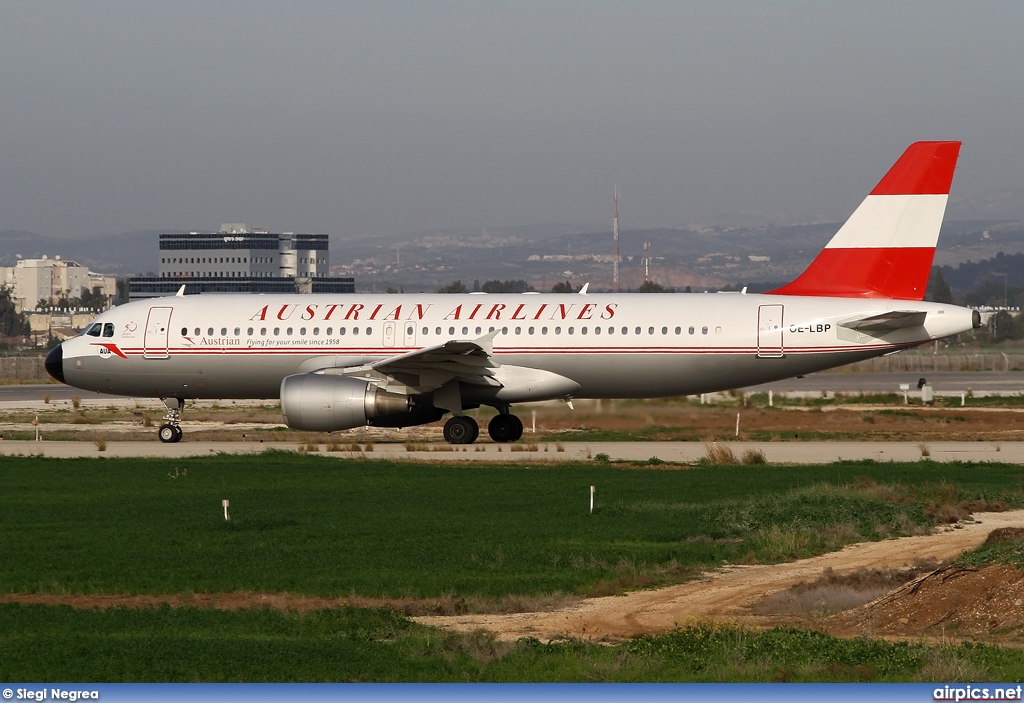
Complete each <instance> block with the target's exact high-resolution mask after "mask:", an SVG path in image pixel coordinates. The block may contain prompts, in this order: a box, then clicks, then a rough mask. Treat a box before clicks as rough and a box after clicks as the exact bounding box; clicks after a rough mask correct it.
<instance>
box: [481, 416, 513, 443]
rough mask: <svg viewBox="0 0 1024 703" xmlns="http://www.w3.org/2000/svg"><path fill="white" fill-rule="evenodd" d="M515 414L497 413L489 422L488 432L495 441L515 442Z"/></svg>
mask: <svg viewBox="0 0 1024 703" xmlns="http://www.w3.org/2000/svg"><path fill="white" fill-rule="evenodd" d="M515 418H516V416H515V415H508V414H505V413H502V414H500V415H495V416H494V417H492V418H491V421H490V422H489V423H488V424H487V434H489V435H490V436H491V439H493V440H494V441H495V442H514V441H515V433H516V423H515Z"/></svg>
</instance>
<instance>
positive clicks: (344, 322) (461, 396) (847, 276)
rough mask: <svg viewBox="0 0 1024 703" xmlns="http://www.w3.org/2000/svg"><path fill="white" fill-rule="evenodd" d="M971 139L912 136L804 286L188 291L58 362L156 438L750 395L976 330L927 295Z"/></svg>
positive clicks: (459, 425) (457, 426) (114, 321)
mask: <svg viewBox="0 0 1024 703" xmlns="http://www.w3.org/2000/svg"><path fill="white" fill-rule="evenodd" d="M959 151H960V143H959V142H918V143H916V144H913V145H911V146H910V147H909V148H908V149H907V151H906V152H905V153H904V154H903V156H901V157H900V159H899V160H898V161H897V162H896V164H895V165H894V166H893V167H892V168H891V169H890V170H889V172H888V173H887V174H886V175H885V177H884V178H882V180H881V181H880V182H879V184H878V185H877V186H876V187H875V189H874V190H872V191H871V194H870V195H868V197H867V198H866V199H865V200H864V202H863V203H861V205H860V207H858V208H857V210H856V211H855V212H854V213H853V215H852V216H851V217H850V219H849V220H848V221H847V222H846V223H845V224H844V225H843V226H842V228H841V229H840V230H839V232H838V233H837V234H836V235H835V236H834V237H833V238H832V240H831V241H830V242H829V243H828V245H827V246H826V247H825V249H824V250H823V251H822V252H821V253H820V254H819V255H818V257H817V258H816V259H815V260H814V261H813V262H812V263H811V265H810V266H809V267H808V269H807V270H806V271H804V272H803V273H802V274H801V275H800V276H799V277H798V278H797V279H796V280H795V281H793V282H792V283H789V284H787V285H785V286H783V287H782V288H779V289H777V290H774V291H771V292H770V293H765V294H761V295H747V294H745V293H741V294H735V293H734V294H716V293H713V294H679V295H641V294H594V295H590V294H588V293H587V292H586V287H584V290H583V291H581V292H580V293H577V294H568V295H553V294H550V295H549V294H545V295H538V294H519V295H487V294H469V295H436V294H435V295H423V294H420V295H323V294H321V295H251V294H203V295H195V296H186V295H184V286H183V287H182V289H181V290H180V291H179V292H178V295H176V296H171V297H165V298H158V299H152V300H142V301H136V302H132V303H128V304H126V305H121V306H119V307H116V308H113V309H111V310H108V311H107V312H104V313H103V314H101V315H100V316H99V317H97V318H96V320H95V321H94V322H93V323H91V324H90V325H89V326H88V327H87V328H86V329H85V331H84V333H83V334H82V335H81V336H79V337H75V338H73V339H69V340H67V341H65V342H63V343H62V344H60V345H59V346H57V347H56V348H54V349H53V350H52V351H51V352H50V354H49V355H48V356H47V358H46V369H47V371H48V372H49V373H50V375H52V376H53V377H54V378H56V379H57V380H58V381H61V382H62V383H66V384H68V385H71V386H74V387H76V388H81V389H84V390H90V391H98V392H101V393H115V394H120V395H128V396H137V397H150V398H160V399H161V400H163V401H164V403H165V404H166V405H167V408H168V413H167V416H166V417H165V418H164V420H165V423H164V424H163V425H162V426H161V427H160V430H159V437H160V439H161V440H162V441H164V442H177V441H179V440H180V439H181V437H182V430H181V427H180V420H181V411H182V409H183V407H184V405H185V401H186V400H189V399H198V398H254V399H272V398H279V399H280V401H281V410H282V413H283V414H284V417H285V421H286V422H287V424H288V426H289V427H292V428H295V429H300V430H311V431H323V432H332V431H336V430H345V429H351V428H355V427H361V426H364V425H375V426H379V427H408V426H413V425H420V424H425V423H429V422H435V421H438V420H440V419H441V418H442V417H444V415H446V414H449V413H450V414H451V418H450V419H448V421H447V422H446V423H445V425H444V437H445V439H446V440H447V441H448V442H451V443H454V444H464V443H472V442H473V441H475V440H476V438H477V435H478V434H479V429H478V427H477V423H476V422H475V421H474V420H473V418H471V417H469V416H467V415H465V411H466V410H468V409H472V408H477V407H479V406H481V405H487V406H493V407H494V408H496V409H497V410H498V414H497V415H496V416H495V417H494V419H492V420H491V422H490V424H489V425H488V428H487V430H488V434H489V435H490V437H491V438H492V439H493V440H494V441H496V442H510V441H515V440H517V439H519V438H520V436H521V435H522V432H523V423H522V422H521V421H520V420H519V419H518V418H517V417H516V416H515V415H513V414H512V413H511V407H512V405H513V404H515V403H523V402H531V401H540V400H552V399H564V400H567V401H570V402H571V400H572V399H573V398H652V397H665V396H679V395H692V394H698V393H706V392H712V391H721V390H728V389H732V388H740V387H743V386H749V385H754V384H759V383H766V382H770V381H774V380H778V379H782V378H788V377H792V376H799V375H803V374H808V373H812V372H815V371H821V370H822V369H828V368H832V367H835V366H840V365H843V364H848V363H851V362H854V361H859V360H862V359H868V358H871V357H876V356H881V355H883V354H890V353H893V352H897V351H901V350H903V349H907V348H910V347H915V346H918V345H920V344H924V343H926V342H930V341H932V340H935V339H941V338H943V337H948V336H950V335H955V334H959V333H961V332H966V331H968V330H970V329H972V328H977V327H979V326H980V316H979V314H978V312H977V311H973V310H970V309H967V308H962V307H957V306H954V305H944V304H938V303H927V302H923V299H924V293H925V288H926V286H927V283H928V276H929V273H930V270H931V264H932V258H933V256H934V253H935V246H936V242H937V240H938V235H939V227H940V225H941V223H942V218H943V213H944V212H945V207H946V200H947V197H948V194H949V187H950V183H951V182H952V179H953V170H954V168H955V166H956V161H957V157H958V155H959Z"/></svg>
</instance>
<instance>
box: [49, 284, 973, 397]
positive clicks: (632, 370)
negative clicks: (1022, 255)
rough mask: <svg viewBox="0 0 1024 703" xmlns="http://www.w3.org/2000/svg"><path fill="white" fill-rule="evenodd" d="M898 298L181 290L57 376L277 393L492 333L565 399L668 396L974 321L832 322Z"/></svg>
mask: <svg viewBox="0 0 1024 703" xmlns="http://www.w3.org/2000/svg"><path fill="white" fill-rule="evenodd" d="M906 305H907V303H906V301H899V300H878V299H851V298H818V297H802V296H779V295H744V294H727V293H719V294H664V295H656V294H649V295H640V294H616V295H610V294H593V295H580V294H569V295H552V294H544V295H537V294H523V295H470V296H449V295H437V294H431V295H382V296H369V295H350V296H334V295H257V296H254V295H243V294H207V295H198V296H176V297H168V298H159V299H152V300H146V301H138V302H133V303H130V304H127V305H122V306H120V307H117V308H114V309H112V310H110V311H108V312H105V313H103V314H102V315H100V316H99V317H97V318H96V320H95V322H94V324H93V326H91V327H90V328H89V330H88V331H87V334H84V335H82V336H80V337H77V338H74V339H71V340H68V341H66V342H64V344H63V373H64V380H65V381H66V382H67V383H68V384H70V385H73V386H76V387H78V388H83V389H87V390H93V391H98V392H103V393H114V394H125V395H132V396H143V397H147V396H148V397H157V398H167V397H177V398H184V399H190V398H266V399H272V398H277V397H279V393H280V388H281V382H282V380H283V379H284V378H285V377H287V376H290V375H294V374H300V373H308V372H314V371H318V370H320V369H326V368H340V367H353V366H360V365H365V364H370V363H372V362H375V361H379V360H382V359H387V358H389V357H394V356H397V355H400V354H404V353H406V352H410V351H413V350H416V349H421V348H423V347H426V346H431V345H439V344H443V343H445V342H447V341H449V340H465V339H475V338H478V337H481V336H483V335H486V334H488V333H490V332H496V334H495V336H494V338H493V355H494V360H495V361H496V362H497V363H499V364H500V365H502V366H511V367H526V368H533V369H542V370H545V371H549V372H552V373H554V374H557V375H559V376H562V377H565V378H567V379H571V380H572V381H574V382H575V383H576V384H578V385H579V389H578V390H577V391H575V392H573V393H571V394H569V395H571V397H575V398H649V397H665V396H675V395H689V394H696V393H705V392H712V391H719V390H727V389H732V388H739V387H743V386H749V385H754V384H758V383H765V382H769V381H772V380H776V379H780V378H786V377H790V376H794V375H800V374H806V373H811V372H814V371H819V370H822V369H826V368H831V367H834V366H839V365H842V364H847V363H850V362H854V361H858V360H861V359H866V358H871V357H875V356H880V355H883V354H887V353H890V352H893V351H898V350H900V349H904V348H908V347H912V346H916V345H919V344H922V343H925V342H928V341H931V340H934V339H939V338H942V337H946V336H949V335H953V334H957V333H960V332H964V331H967V330H970V329H971V327H972V314H971V311H970V310H968V309H965V308H960V307H956V306H952V305H942V304H937V303H924V302H915V303H914V304H913V306H914V309H915V310H919V311H921V310H923V311H927V315H926V316H925V318H924V321H923V324H922V325H918V326H913V327H906V328H899V329H893V330H888V331H881V332H879V331H874V332H868V333H866V332H863V331H857V330H855V329H850V328H848V327H844V326H843V323H844V321H846V320H849V319H851V318H854V317H860V318H863V317H867V316H870V315H876V314H881V313H886V312H891V311H898V310H900V309H903V308H905V307H906ZM561 395H564V393H559V394H558V396H559V397H560V396H561ZM533 399H536V400H545V399H547V397H545V396H544V394H543V392H541V393H539V394H538V396H537V397H536V398H533Z"/></svg>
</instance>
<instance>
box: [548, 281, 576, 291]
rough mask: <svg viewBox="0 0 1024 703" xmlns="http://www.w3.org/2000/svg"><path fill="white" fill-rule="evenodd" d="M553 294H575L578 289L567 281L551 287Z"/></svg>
mask: <svg viewBox="0 0 1024 703" xmlns="http://www.w3.org/2000/svg"><path fill="white" fill-rule="evenodd" d="M551 292H552V293H575V292H576V289H575V288H573V287H572V284H571V283H569V281H566V282H565V283H556V284H555V285H553V286H551Z"/></svg>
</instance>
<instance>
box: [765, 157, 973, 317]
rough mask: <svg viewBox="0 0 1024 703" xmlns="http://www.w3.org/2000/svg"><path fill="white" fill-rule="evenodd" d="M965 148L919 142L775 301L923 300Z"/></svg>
mask: <svg viewBox="0 0 1024 703" xmlns="http://www.w3.org/2000/svg"><path fill="white" fill-rule="evenodd" d="M959 155H960V142H917V143H915V144H911V145H910V147H909V148H908V149H907V150H906V151H905V152H903V155H902V156H901V157H900V158H899V160H898V161H897V162H896V163H895V164H894V165H893V167H892V168H891V169H889V172H888V173H886V174H885V176H884V177H883V178H882V180H881V181H879V182H878V185H876V186H875V187H874V189H873V190H872V191H871V193H870V194H869V195H868V197H867V198H865V199H864V202H862V203H861V204H860V207H858V208H857V209H856V211H854V213H853V215H851V216H850V219H848V220H847V221H846V223H845V224H844V225H843V226H842V227H841V228H840V229H839V231H838V232H837V233H836V235H835V236H834V237H832V240H831V241H830V242H829V243H828V245H826V247H825V248H824V249H823V250H822V251H821V253H820V254H818V256H817V258H816V259H815V260H814V261H812V262H811V265H810V266H808V267H807V270H806V271H804V272H803V273H802V274H800V276H799V277H797V279H796V280H794V281H793V282H792V283H789V284H787V285H785V286H783V287H781V288H777V289H776V290H773V291H770V293H772V294H776V295H811V296H835V297H841V298H892V299H898V300H924V294H925V289H926V288H927V286H928V276H929V274H930V273H931V268H932V259H933V258H934V256H935V245H936V243H937V242H938V239H939V229H940V227H941V226H942V217H943V215H944V213H945V211H946V200H947V199H948V198H949V188H950V184H951V183H952V182H953V172H954V170H955V168H956V162H957V158H958V157H959Z"/></svg>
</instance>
